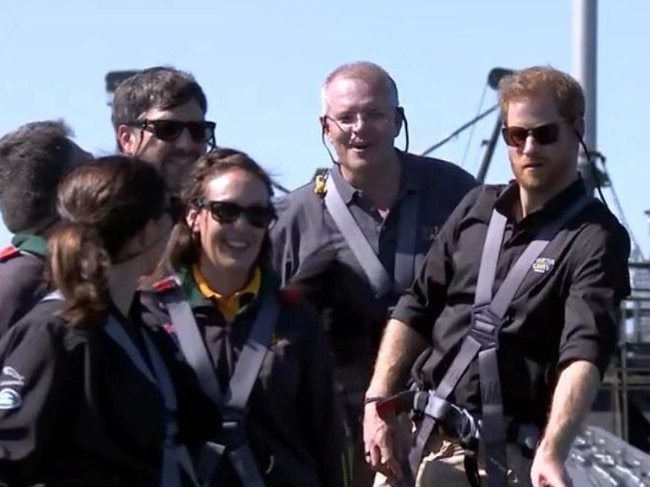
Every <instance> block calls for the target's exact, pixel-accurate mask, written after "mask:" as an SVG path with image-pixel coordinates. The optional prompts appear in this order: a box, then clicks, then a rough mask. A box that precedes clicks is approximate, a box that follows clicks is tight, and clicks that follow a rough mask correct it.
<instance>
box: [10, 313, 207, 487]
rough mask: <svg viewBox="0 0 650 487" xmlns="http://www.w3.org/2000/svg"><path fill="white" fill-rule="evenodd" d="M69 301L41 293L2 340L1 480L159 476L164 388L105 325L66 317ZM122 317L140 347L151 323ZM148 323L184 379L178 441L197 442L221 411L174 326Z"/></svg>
mask: <svg viewBox="0 0 650 487" xmlns="http://www.w3.org/2000/svg"><path fill="white" fill-rule="evenodd" d="M63 306H64V304H63V302H62V301H48V302H42V303H39V304H38V305H37V306H36V307H35V308H34V309H33V310H32V311H31V312H30V313H28V314H27V315H26V316H25V317H24V318H23V319H22V320H21V321H19V322H18V323H17V324H16V325H15V326H14V327H12V328H11V329H10V331H9V332H8V333H7V334H6V335H5V336H4V337H3V339H2V340H1V341H0V361H1V363H2V375H0V486H11V487H22V486H32V485H46V486H48V487H49V486H66V487H71V486H79V487H81V486H93V487H109V486H111V487H118V486H120V487H123V486H134V487H135V486H138V487H140V486H151V487H154V486H158V484H159V481H160V472H161V461H162V448H161V446H162V442H163V436H164V427H165V422H164V419H163V418H164V416H163V415H164V410H163V407H162V404H163V399H162V396H161V394H160V392H159V390H158V388H157V387H156V386H155V385H154V384H153V383H152V382H150V381H149V380H148V379H147V378H146V377H145V376H144V375H143V374H142V373H141V372H140V371H139V370H138V369H136V367H135V366H134V365H133V362H132V361H131V360H130V359H129V357H128V356H127V355H126V354H125V352H124V350H123V349H122V348H121V347H120V346H119V345H118V344H117V343H116V342H115V341H114V340H113V339H112V338H111V337H110V336H109V335H108V334H107V333H106V332H105V330H104V329H103V326H92V327H91V326H88V327H84V326H78V327H71V326H69V325H68V324H66V323H65V321H64V320H63V319H62V318H60V317H58V316H57V313H58V312H59V311H60V310H61V309H62V307H63ZM138 314H139V313H138ZM114 316H116V317H118V315H117V311H115V313H114ZM118 321H119V322H120V324H121V325H122V326H123V327H124V329H125V331H126V332H127V333H128V334H129V336H130V337H132V339H133V340H134V341H135V343H136V344H138V347H139V348H140V350H142V349H143V346H142V344H143V341H142V335H141V333H143V330H145V329H144V328H142V326H139V325H138V324H137V322H135V324H134V323H133V322H130V321H128V320H126V319H125V318H123V317H119V319H118ZM146 332H147V333H150V336H151V338H152V340H153V342H154V344H155V345H156V346H157V348H158V349H159V351H160V352H161V355H162V357H163V360H164V362H165V364H166V365H167V368H168V370H169V373H170V375H171V377H172V382H173V383H174V386H175V389H176V395H177V398H178V417H177V419H178V426H179V441H180V442H181V443H185V444H187V445H189V446H196V445H199V444H200V443H201V442H202V441H204V440H205V439H206V437H207V436H212V435H213V434H214V433H215V431H216V428H213V431H212V432H211V431H210V425H215V424H217V422H218V413H217V412H216V410H215V409H214V408H213V407H212V405H211V403H210V401H209V400H208V399H207V398H206V397H204V396H203V394H202V393H201V392H200V389H199V387H198V384H197V383H196V381H195V380H194V376H193V374H192V373H191V371H190V370H189V369H187V368H186V366H185V365H184V362H182V361H181V360H179V359H178V357H177V356H176V351H175V348H174V346H173V344H172V343H171V341H170V340H169V337H168V336H167V334H166V333H165V332H164V331H155V330H147V331H146ZM188 485H189V484H188Z"/></svg>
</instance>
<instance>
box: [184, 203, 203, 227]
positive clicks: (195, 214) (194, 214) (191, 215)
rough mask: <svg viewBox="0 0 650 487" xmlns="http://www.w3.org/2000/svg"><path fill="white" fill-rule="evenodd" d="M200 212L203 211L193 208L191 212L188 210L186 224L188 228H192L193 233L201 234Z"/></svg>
mask: <svg viewBox="0 0 650 487" xmlns="http://www.w3.org/2000/svg"><path fill="white" fill-rule="evenodd" d="M200 212H201V210H200V209H199V208H196V207H195V206H192V207H191V208H190V209H189V210H187V214H186V215H185V223H187V226H188V227H190V230H191V231H192V233H199V213H200Z"/></svg>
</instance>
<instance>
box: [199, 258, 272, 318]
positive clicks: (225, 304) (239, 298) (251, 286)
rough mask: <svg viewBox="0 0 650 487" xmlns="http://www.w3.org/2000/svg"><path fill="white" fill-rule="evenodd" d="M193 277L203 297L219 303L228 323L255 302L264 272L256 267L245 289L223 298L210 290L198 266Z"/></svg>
mask: <svg viewBox="0 0 650 487" xmlns="http://www.w3.org/2000/svg"><path fill="white" fill-rule="evenodd" d="M192 277H193V279H194V283H195V284H196V288H197V289H198V290H199V292H200V293H201V295H202V296H203V297H205V298H208V299H211V300H213V301H215V302H216V303H217V306H218V307H219V310H220V311H221V313H222V314H223V316H224V318H226V321H232V320H233V319H234V317H235V316H236V315H237V313H238V312H239V311H240V310H241V309H242V308H243V307H244V306H246V305H248V304H250V303H251V302H253V301H254V300H255V298H256V297H257V295H258V294H259V291H260V285H261V283H262V272H261V271H260V269H259V267H256V268H255V270H254V271H253V275H252V277H251V279H250V281H249V282H248V284H246V286H245V287H243V288H242V289H240V290H239V291H235V292H234V293H233V294H231V295H230V296H223V295H222V294H219V293H218V292H216V291H215V290H213V289H211V288H210V285H209V284H208V282H207V281H206V280H205V277H203V275H202V274H201V271H200V269H199V267H198V266H197V265H194V266H192Z"/></svg>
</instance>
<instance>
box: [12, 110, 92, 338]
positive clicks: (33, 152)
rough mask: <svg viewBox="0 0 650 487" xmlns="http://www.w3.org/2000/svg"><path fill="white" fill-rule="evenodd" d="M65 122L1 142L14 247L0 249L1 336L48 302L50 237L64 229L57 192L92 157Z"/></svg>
mask: <svg viewBox="0 0 650 487" xmlns="http://www.w3.org/2000/svg"><path fill="white" fill-rule="evenodd" d="M71 137H72V132H71V130H70V129H69V128H68V127H67V126H66V125H65V123H64V122H62V121H55V120H47V121H39V122H31V123H27V124H25V125H22V126H20V127H18V128H17V129H16V130H14V131H12V132H10V133H8V134H6V135H5V136H3V137H2V138H1V139H0V212H1V213H2V219H3V221H4V224H5V226H6V227H7V230H9V231H10V232H11V233H13V234H14V236H13V238H12V240H11V244H10V245H8V246H6V247H4V248H3V249H2V250H0V336H2V335H3V334H4V333H6V332H7V330H8V329H9V327H10V326H11V325H13V324H14V323H16V321H18V320H19V319H20V318H21V317H22V316H23V315H24V314H25V313H27V312H28V311H29V310H30V309H31V308H32V307H33V306H34V305H35V304H36V302H37V301H38V300H39V299H40V297H42V294H43V291H44V286H43V284H44V282H43V270H44V264H45V247H46V239H47V237H48V236H49V235H50V234H51V233H52V232H53V231H54V230H55V229H56V228H57V227H58V225H59V222H60V219H59V216H58V214H57V212H56V208H55V202H56V189H57V186H58V184H59V181H60V180H61V178H62V177H63V176H64V175H65V174H66V173H67V172H68V171H69V170H70V169H72V168H74V167H76V166H78V165H79V164H82V163H84V162H87V161H88V160H90V159H91V158H92V156H91V155H90V154H88V153H87V152H86V151H84V150H83V149H81V147H79V146H78V145H77V144H75V143H74V142H73V141H72V140H71Z"/></svg>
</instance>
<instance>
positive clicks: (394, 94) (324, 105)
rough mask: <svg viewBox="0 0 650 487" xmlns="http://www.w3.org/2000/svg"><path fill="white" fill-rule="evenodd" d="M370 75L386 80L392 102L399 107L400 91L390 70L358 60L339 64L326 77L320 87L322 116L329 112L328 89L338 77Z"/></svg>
mask: <svg viewBox="0 0 650 487" xmlns="http://www.w3.org/2000/svg"><path fill="white" fill-rule="evenodd" d="M368 75H370V76H375V77H378V78H380V79H383V80H384V81H385V82H386V85H387V88H388V90H389V94H390V98H391V104H393V105H394V106H395V107H398V106H399V93H398V91H397V83H395V80H394V79H393V78H392V77H391V76H390V75H389V74H388V72H387V71H386V70H385V69H384V68H382V67H381V66H379V65H378V64H375V63H372V62H369V61H356V62H353V63H346V64H343V65H341V66H339V67H338V68H336V69H335V70H334V71H332V72H331V73H330V74H329V75H327V78H325V82H324V83H323V85H322V86H321V89H320V99H321V116H325V115H326V114H327V110H328V108H329V102H328V100H327V89H328V88H329V85H330V84H331V83H332V82H333V81H334V80H336V79H338V78H362V77H364V76H368Z"/></svg>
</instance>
